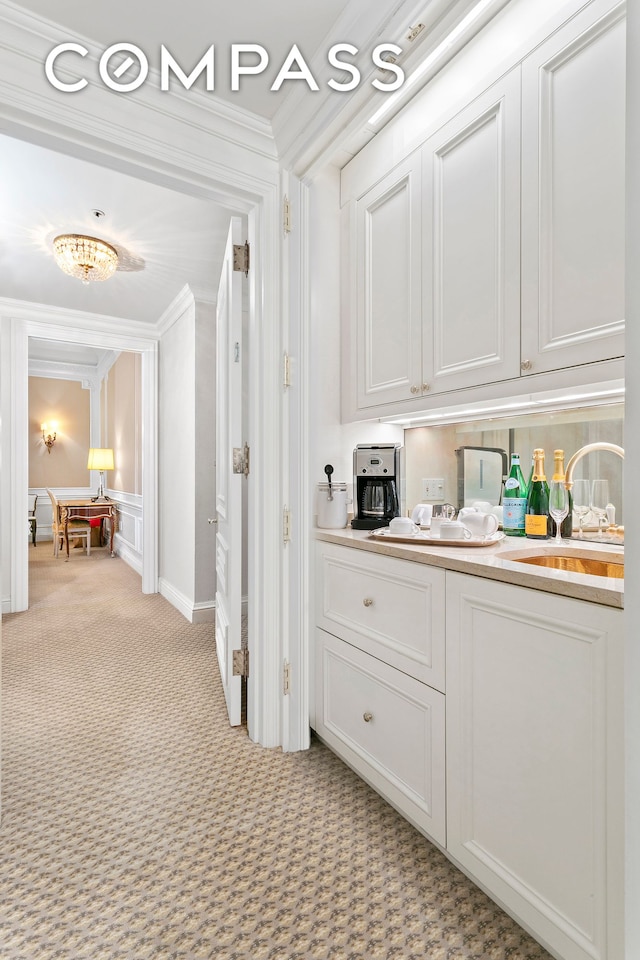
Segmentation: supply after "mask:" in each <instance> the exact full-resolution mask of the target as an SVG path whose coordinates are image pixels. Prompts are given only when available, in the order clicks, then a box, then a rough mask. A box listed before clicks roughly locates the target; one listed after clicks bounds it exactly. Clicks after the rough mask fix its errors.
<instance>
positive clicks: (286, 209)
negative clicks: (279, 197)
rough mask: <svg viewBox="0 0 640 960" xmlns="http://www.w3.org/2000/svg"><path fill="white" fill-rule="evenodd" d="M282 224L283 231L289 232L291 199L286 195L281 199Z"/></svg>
mask: <svg viewBox="0 0 640 960" xmlns="http://www.w3.org/2000/svg"><path fill="white" fill-rule="evenodd" d="M282 226H283V228H284V232H285V233H291V201H290V200H289V198H288V197H285V198H284V200H283V201H282Z"/></svg>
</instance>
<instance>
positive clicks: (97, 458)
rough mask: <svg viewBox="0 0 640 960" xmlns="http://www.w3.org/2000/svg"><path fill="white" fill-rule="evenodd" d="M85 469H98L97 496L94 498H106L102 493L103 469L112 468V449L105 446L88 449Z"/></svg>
mask: <svg viewBox="0 0 640 960" xmlns="http://www.w3.org/2000/svg"><path fill="white" fill-rule="evenodd" d="M87 470H99V471H100V486H99V487H98V496H97V497H94V500H107V499H108V498H107V497H105V495H104V471H105V470H113V450H110V449H109V448H105V447H91V449H90V450H89V460H88V462H87Z"/></svg>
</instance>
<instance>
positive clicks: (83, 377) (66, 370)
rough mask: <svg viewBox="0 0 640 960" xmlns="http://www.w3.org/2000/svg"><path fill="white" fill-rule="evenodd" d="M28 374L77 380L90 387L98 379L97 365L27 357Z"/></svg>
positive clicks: (54, 378)
mask: <svg viewBox="0 0 640 960" xmlns="http://www.w3.org/2000/svg"><path fill="white" fill-rule="evenodd" d="M29 376H30V377H46V378H47V379H48V380H74V381H79V382H80V383H81V384H82V385H83V387H85V388H86V389H91V387H92V386H93V384H94V382H95V381H96V380H97V379H98V373H97V367H92V366H89V364H84V363H61V362H60V361H59V360H33V359H31V357H30V358H29Z"/></svg>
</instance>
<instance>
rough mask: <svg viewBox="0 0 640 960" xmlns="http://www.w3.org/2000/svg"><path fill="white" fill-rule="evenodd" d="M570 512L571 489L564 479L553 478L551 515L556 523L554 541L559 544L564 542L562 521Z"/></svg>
mask: <svg viewBox="0 0 640 960" xmlns="http://www.w3.org/2000/svg"><path fill="white" fill-rule="evenodd" d="M568 513H569V491H568V490H567V488H566V487H565V485H564V480H552V481H551V483H550V484H549V516H551V517H552V518H553V519H554V520H555V523H556V535H555V538H554V541H553V542H554V543H555V545H556V546H559V545H560V544H561V543H562V537H561V535H560V528H561V526H562V521H563V520H564V518H565V517H566V515H567V514H568Z"/></svg>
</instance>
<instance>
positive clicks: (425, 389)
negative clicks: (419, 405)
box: [422, 383, 431, 393]
mask: <svg viewBox="0 0 640 960" xmlns="http://www.w3.org/2000/svg"><path fill="white" fill-rule="evenodd" d="M429 390H431V385H430V384H428V383H423V384H422V392H423V393H428V392H429Z"/></svg>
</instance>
